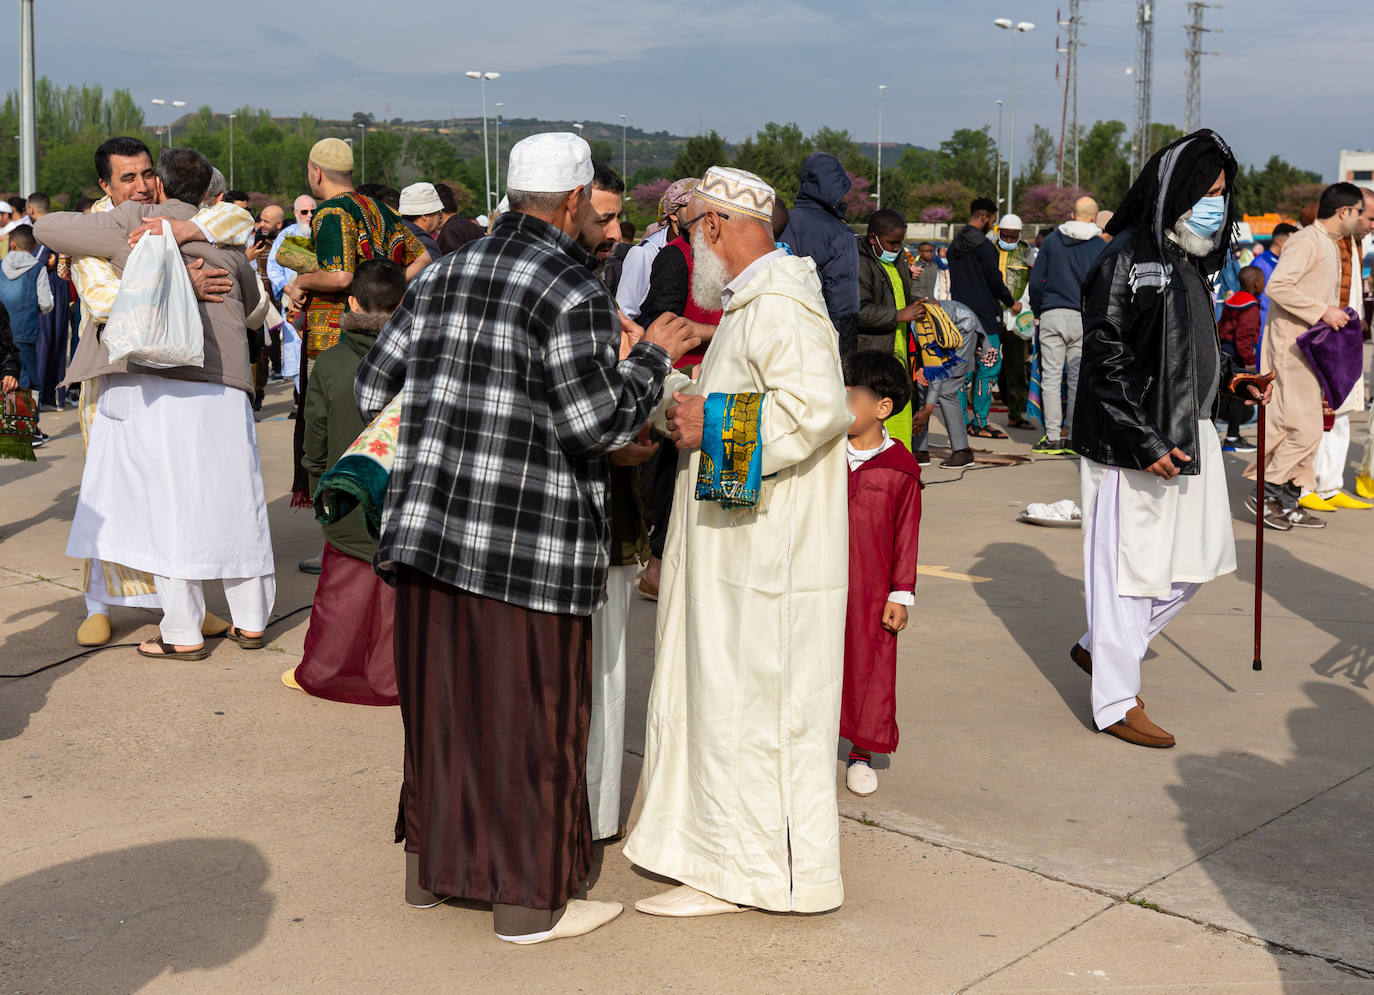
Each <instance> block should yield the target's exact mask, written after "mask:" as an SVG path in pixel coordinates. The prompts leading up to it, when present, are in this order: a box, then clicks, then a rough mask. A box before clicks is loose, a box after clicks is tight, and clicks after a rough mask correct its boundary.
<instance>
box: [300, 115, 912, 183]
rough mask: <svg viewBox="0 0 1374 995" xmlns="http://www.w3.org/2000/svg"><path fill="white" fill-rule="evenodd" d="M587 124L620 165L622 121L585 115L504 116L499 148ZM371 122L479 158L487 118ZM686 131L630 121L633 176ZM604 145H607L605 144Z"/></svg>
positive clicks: (889, 158)
mask: <svg viewBox="0 0 1374 995" xmlns="http://www.w3.org/2000/svg"><path fill="white" fill-rule="evenodd" d="M277 120H279V121H280V122H281V123H282V124H283V125H294V123H295V119H292V118H280V119H277ZM574 123H579V124H581V125H582V137H583V138H585V139H586V140H587V141H588V142H590V143H592V144H593V145H594V146H601V143H605V145H606V146H609V147H610V153H611V155H610V159H611V164H612V165H613V166H615V168H616V169H620V168H621V127H620V124H619V123H612V122H607V121H580V122H573V121H568V120H561V121H558V120H546V119H543V118H503V119H502V120H501V124H500V135H499V141H500V148H501V158H502V161H503V162H504V161H505V158H506V154H507V152H509V150H510V147H511V146H512V145H514V144H515V143H516V142H518V141H519V140H520V139H522V138H526V137H528V136H530V135H535V134H539V133H541V132H545V131H574V130H576V129H575V128H574V127H573V125H574ZM318 127H319V128H320V130H321V131H323V132H331V131H334V132H337V133H339V134H341V135H349V134H353V133H354V130H355V128H356V124H354V123H353V122H349V121H328V120H320V121H319V122H318ZM369 127H370V128H383V129H387V130H390V131H395V132H398V133H401V134H406V135H409V134H428V135H434V136H437V137H440V138H443V139H445V140H446V141H448V142H450V143H452V145H453V146H454V149H455V151H456V152H457V153H458V155H459V156H461V157H462V158H464V159H480V158H481V155H482V119H481V118H480V117H476V118H472V117H464V118H438V119H429V120H421V121H405V120H402V119H401V118H393V119H392V120H391V121H389V122H387V121H375V120H374V121H373V122H372V123H371V124H370V125H369ZM487 136H488V140H489V141H490V143H491V145H492V155H493V156H494V155H495V154H496V143H497V141H498V136H497V124H496V118H495V117H490V118H488V119H487ZM689 137H690V136H687V135H673V134H669V133H668V132H667V131H645V130H644V129H642V128H637V127H634V126H633V125H630V126H628V127H626V128H625V132H624V139H625V148H624V153H625V159H626V162H627V163H628V170H627V172H628V174H629V176H634V175H635V173H637V172H638V171H640V170H641V169H646V168H647V169H662V170H666V169H668V168H669V167H671V166H672V164H673V160H674V159H675V158H676V157H677V154H678V153H679V152H680V151H681V150H682V147H683V146H684V145H686V144H687V141H688V138H689ZM737 147H738V144H737V143H735V144H727V148H728V149H729V151H730V153H731V154H732V155H733V154H734V151H735V149H736V148H737ZM917 147H918V146H915V145H911V144H909V143H905V142H884V143H883V161H884V164H895V163H896V162H897V160H898V158H900V156H901V154H902V152H903V150H905V149H908V148H917ZM602 151H605V149H604V147H603V148H602ZM859 151H860V152H862V153H863V154H864V155H865V156H867V157H868V158H869V159H872V160H874V161H875V162H876V161H877V158H878V146H877V145H876V144H875V143H873V142H867V143H865V142H860V143H859Z"/></svg>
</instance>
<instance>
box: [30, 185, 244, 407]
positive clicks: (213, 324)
mask: <svg viewBox="0 0 1374 995" xmlns="http://www.w3.org/2000/svg"><path fill="white" fill-rule="evenodd" d="M196 210H197V209H196V208H195V207H192V206H191V205H189V204H184V203H182V202H181V201H177V200H169V201H167V202H166V203H163V204H136V203H134V202H133V201H126V202H125V203H123V204H121V205H119V207H116V208H114V209H113V210H110V211H106V212H104V213H99V214H76V213H72V212H63V213H56V214H48V215H45V216H44V217H43V218H41V219H39V222H38V225H37V226H36V227H35V228H34V235H35V237H36V238H37V239H38V241H39V242H40V243H42V244H43V245H46V246H48V248H50V249H52V250H53V251H54V252H60V253H66V254H68V255H74V256H97V257H99V258H102V259H108V260H109V261H110V263H111V264H112V265H113V266H114V268H115V271H116V272H118V273H121V274H122V273H123V272H124V265H125V263H126V262H127V261H128V259H129V253H130V252H131V251H132V249H131V247H130V245H129V233H130V232H132V231H133V230H134V229H135V228H137V227H139V225H141V224H142V223H143V221H144V219H146V218H149V217H168V218H173V219H176V220H181V221H184V220H187V219H189V218H191V217H192V216H193V215H194V214H195V213H196ZM181 254H182V256H183V257H184V258H185V259H187V260H191V259H204V260H205V265H206V266H207V267H217V268H219V269H223V270H227V271H228V272H229V277H230V279H231V280H232V281H233V284H234V286H233V288H232V289H231V290H230V291H229V292H228V293H227V294H225V295H224V300H223V301H221V302H218V303H207V302H204V301H202V302H201V303H200V318H201V322H202V324H203V326H204V333H205V365H204V366H203V367H199V368H198V367H193V366H178V367H173V368H172V369H168V370H159V369H154V368H152V367H147V366H140V365H138V364H137V363H130V362H127V361H125V362H119V363H112V362H110V356H109V353H108V352H107V351H106V349H105V346H104V344H103V343H102V342H101V341H100V336H99V333H98V331H97V334H96V335H84V336H82V338H81V342H80V344H79V345H78V346H77V349H76V355H75V356H74V357H73V358H72V362H71V364H70V365H69V366H68V367H67V381H66V382H68V383H77V382H79V381H82V380H90V379H92V378H93V377H98V376H104V375H105V374H108V373H150V374H153V375H155V376H162V377H171V378H172V379H175V380H195V381H201V382H205V383H222V384H224V385H225V386H227V387H236V388H238V389H239V390H242V391H245V392H246V393H248V394H252V393H253V390H254V387H253V374H252V370H251V368H250V365H249V362H248V326H249V325H251V324H253V322H254V319H256V322H257V323H258V324H261V323H262V311H263V309H262V307H261V306H260V305H261V303H262V301H263V296H262V292H261V289H260V287H259V285H258V280H257V276H256V274H255V273H254V272H253V268H252V266H251V265H249V263H248V260H247V258H246V257H245V256H244V254H243V249H242V248H225V247H221V246H214V245H209V244H207V243H204V242H191V243H188V244H186V245H183V246H182V247H181Z"/></svg>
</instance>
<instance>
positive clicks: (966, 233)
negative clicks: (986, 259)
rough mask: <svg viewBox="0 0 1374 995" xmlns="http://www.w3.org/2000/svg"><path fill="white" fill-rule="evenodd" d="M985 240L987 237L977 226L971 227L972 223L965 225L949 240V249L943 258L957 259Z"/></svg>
mask: <svg viewBox="0 0 1374 995" xmlns="http://www.w3.org/2000/svg"><path fill="white" fill-rule="evenodd" d="M987 240H988V237H987V236H986V235H984V234H983V233H982V232H981V231H979V230H978V229H977V228H975V227H973V225H965V226H964V227H963V228H962V229H960V231H959V233H958V234H957V235H955V236H954V238H953V239H952V240H951V241H950V243H949V250H948V251H947V252H946V253H945V258H946V259H959V258H961V257H962V256H966V255H968V254H969V253H970V252H972V251H973V250H974V249H976V248H978V246H980V245H982V244H983V243H984V242H986V241H987Z"/></svg>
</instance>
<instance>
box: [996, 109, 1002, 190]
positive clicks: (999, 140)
mask: <svg viewBox="0 0 1374 995" xmlns="http://www.w3.org/2000/svg"><path fill="white" fill-rule="evenodd" d="M996 199H997V200H998V201H1000V200H1001V199H1002V101H1000V100H999V101H997V197H996Z"/></svg>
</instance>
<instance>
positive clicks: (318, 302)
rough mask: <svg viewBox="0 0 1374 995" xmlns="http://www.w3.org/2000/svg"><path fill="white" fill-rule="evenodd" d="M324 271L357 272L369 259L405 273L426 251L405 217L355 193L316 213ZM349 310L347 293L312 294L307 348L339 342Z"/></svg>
mask: <svg viewBox="0 0 1374 995" xmlns="http://www.w3.org/2000/svg"><path fill="white" fill-rule="evenodd" d="M311 235H312V237H313V238H314V239H315V258H316V259H318V260H319V263H320V269H321V270H326V271H334V272H344V273H352V272H353V271H354V270H356V269H357V268H358V263H360V262H362V261H364V260H367V259H390V260H391V261H392V262H394V263H396V265H398V266H400V267H401V268H402V269H404V268H405V267H407V266H409V265H410V264H411V263H413V262H415V260H417V259H419V258H420V255H421V254H422V253H423V252H424V251H425V250H424V248H423V247H422V246H421V245H420V243H419V240H417V239H416V238H415V236H414V235H412V234H411V233H410V231H409V230H408V229H407V228H406V226H405V225H404V224H403V223H402V222H401V216H400V215H399V214H397V213H396V212H395V211H393V210H392V209H391V208H389V207H387V206H386V205H385V204H382V203H380V202H378V201H376V200H373V199H372V198H371V197H367V196H364V195H363V194H360V193H358V192H357V191H356V190H350V191H348V192H347V193H343V194H340V195H339V196H337V197H331V198H329V199H328V200H326V201H325V202H324V203H323V204H320V205H319V206H318V207H317V208H316V209H315V218H314V221H313V222H312V224H311ZM347 308H348V291H346V290H344V291H339V292H337V293H321V292H320V291H315V290H312V291H311V292H310V300H309V302H308V303H307V304H306V306H305V332H306V347H307V349H308V350H309V351H310V352H311V353H312V354H318V353H320V352H323V351H324V350H325V349H327V348H329V347H330V346H332V345H333V344H334V343H336V342H338V340H339V316H340V315H342V314H343V313H344V311H345V310H347Z"/></svg>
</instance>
